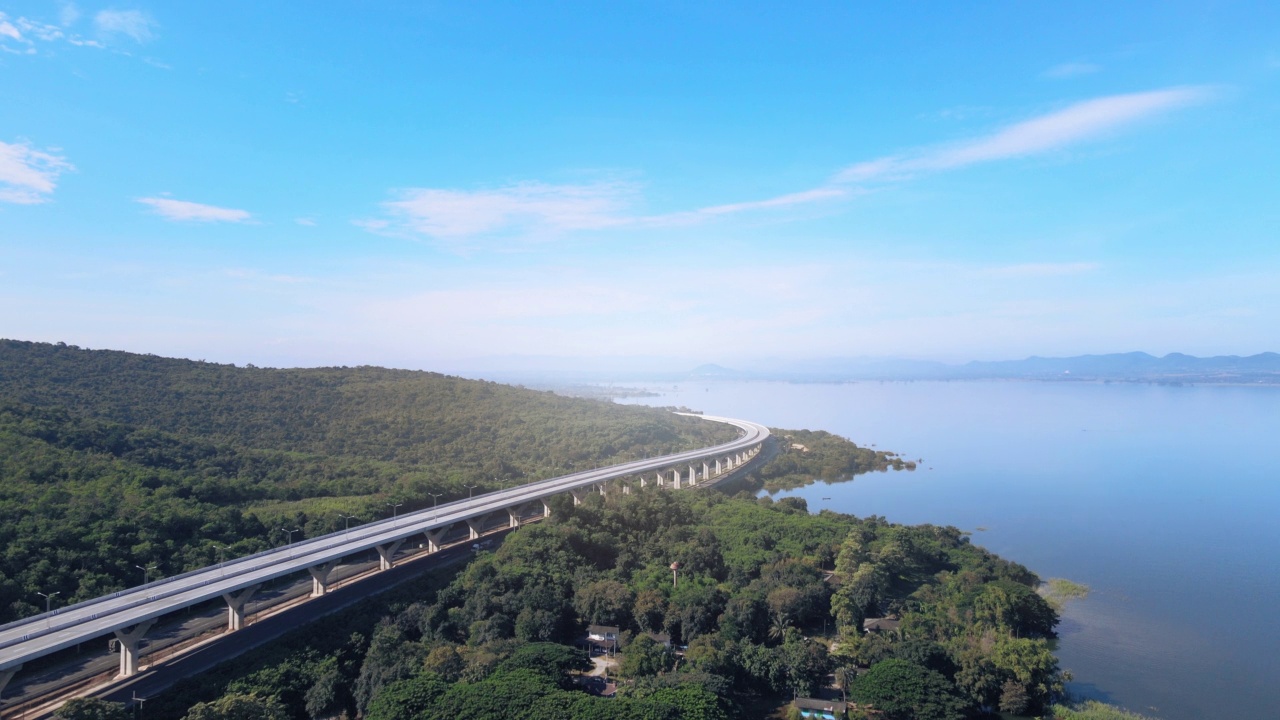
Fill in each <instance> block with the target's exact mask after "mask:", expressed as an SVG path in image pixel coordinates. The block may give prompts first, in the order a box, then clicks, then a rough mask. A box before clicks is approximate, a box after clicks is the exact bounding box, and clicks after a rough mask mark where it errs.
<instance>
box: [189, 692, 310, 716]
mask: <svg viewBox="0 0 1280 720" xmlns="http://www.w3.org/2000/svg"><path fill="white" fill-rule="evenodd" d="M288 717H289V714H288V713H287V712H286V711H285V708H284V705H281V704H280V701H279V700H276V699H275V698H272V697H261V696H258V695H254V694H249V695H241V694H230V695H223V696H222V697H220V698H218V699H217V700H214V701H213V702H209V703H197V704H196V705H194V706H192V708H191V710H189V711H188V712H187V716H186V718H185V720H288Z"/></svg>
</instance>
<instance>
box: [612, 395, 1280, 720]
mask: <svg viewBox="0 0 1280 720" xmlns="http://www.w3.org/2000/svg"><path fill="white" fill-rule="evenodd" d="M647 389H650V390H654V391H656V392H659V393H662V395H661V396H660V397H648V398H628V399H624V400H620V401H619V402H628V403H643V404H646V405H657V406H667V405H684V406H688V407H690V408H693V409H695V410H701V411H705V412H706V413H708V414H713V415H725V416H729V417H738V418H744V419H749V420H754V421H757V422H761V423H764V424H767V425H769V426H771V427H781V428H808V429H822V430H828V431H831V432H834V433H837V434H839V435H843V436H846V437H848V438H850V439H852V440H854V441H855V442H857V443H858V444H861V445H871V444H874V445H875V446H876V447H877V448H878V449H881V450H891V451H894V452H898V453H900V454H902V455H903V457H905V458H907V459H916V458H921V459H922V460H923V462H922V463H921V465H920V468H919V469H918V470H916V471H915V472H889V473H872V474H870V475H861V476H858V478H857V479H855V480H854V481H853V482H848V483H840V484H826V483H818V484H815V485H812V486H810V487H807V488H802V489H799V490H795V491H790V492H788V493H783V494H784V495H795V496H798V497H803V498H805V499H806V500H807V501H808V503H809V508H810V509H811V510H813V511H817V510H820V509H823V508H830V509H832V510H836V511H839V512H846V513H851V514H854V515H860V516H865V515H882V516H884V517H886V518H888V519H889V520H891V521H894V522H900V523H910V524H915V523H926V522H927V523H934V524H940V525H954V526H956V527H959V528H961V529H964V530H969V531H972V532H973V542H975V543H976V544H979V545H983V546H985V547H987V548H989V549H991V550H992V551H994V552H996V553H998V554H1000V555H1001V556H1003V557H1006V558H1009V559H1012V560H1016V561H1018V562H1020V563H1022V564H1024V565H1026V566H1028V567H1030V568H1031V569H1032V570H1034V571H1035V572H1036V573H1038V574H1039V575H1040V576H1041V577H1042V578H1050V577H1063V578H1068V579H1070V580H1074V581H1076V582H1080V583H1084V584H1086V585H1088V586H1090V588H1091V589H1092V592H1091V593H1090V595H1089V597H1088V598H1087V599H1084V600H1076V601H1072V602H1070V603H1069V604H1068V606H1067V608H1066V611H1065V612H1064V613H1063V621H1062V624H1061V626H1060V627H1059V633H1060V636H1061V640H1060V642H1059V647H1058V657H1059V658H1060V660H1061V665H1062V667H1063V668H1065V669H1068V670H1070V671H1071V672H1072V673H1073V675H1074V681H1073V682H1072V683H1071V684H1070V686H1069V687H1070V689H1071V691H1072V692H1073V693H1074V694H1076V695H1077V696H1083V697H1092V698H1097V699H1100V700H1104V701H1107V702H1111V703H1115V704H1118V705H1121V706H1123V707H1126V708H1128V709H1131V710H1134V711H1138V712H1143V713H1146V714H1149V715H1152V716H1155V717H1160V718H1164V719H1165V720H1199V719H1201V718H1227V717H1231V718H1271V717H1280V660H1277V656H1278V655H1280V617H1277V613H1280V388H1276V387H1226V386H1224V387H1212V386H1194V387H1171V386H1159V385H1146V384H1121V383H1116V384H1092V383H1070V382H979V381H973V382H884V383H880V382H864V383H848V384H789V383H768V382H759V383H757V382H750V383H748V382H699V383H683V384H679V385H663V386H656V387H655V386H649V387H648V388H647Z"/></svg>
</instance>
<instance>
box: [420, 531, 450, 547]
mask: <svg viewBox="0 0 1280 720" xmlns="http://www.w3.org/2000/svg"><path fill="white" fill-rule="evenodd" d="M447 532H449V528H447V527H446V528H440V529H439V530H428V531H426V532H425V533H423V535H426V536H427V552H429V553H433V552H440V541H441V540H443V539H444V536H445V533H447Z"/></svg>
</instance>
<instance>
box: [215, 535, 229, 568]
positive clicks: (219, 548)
mask: <svg viewBox="0 0 1280 720" xmlns="http://www.w3.org/2000/svg"><path fill="white" fill-rule="evenodd" d="M213 549H214V550H217V551H218V570H222V564H223V563H224V562H226V560H227V558H226V557H225V556H224V555H223V553H225V552H226V551H227V549H228V548H227V547H226V546H225V545H219V544H218V543H214V544H213ZM219 574H221V573H219Z"/></svg>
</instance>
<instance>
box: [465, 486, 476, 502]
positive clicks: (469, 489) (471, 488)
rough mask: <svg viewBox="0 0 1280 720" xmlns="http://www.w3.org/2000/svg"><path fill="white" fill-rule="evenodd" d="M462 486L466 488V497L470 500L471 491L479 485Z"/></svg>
mask: <svg viewBox="0 0 1280 720" xmlns="http://www.w3.org/2000/svg"><path fill="white" fill-rule="evenodd" d="M462 487H464V488H466V489H467V499H468V500H470V499H471V497H472V495H471V493H472V491H473V490H475V489H476V488H478V487H480V486H479V485H463V486H462Z"/></svg>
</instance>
